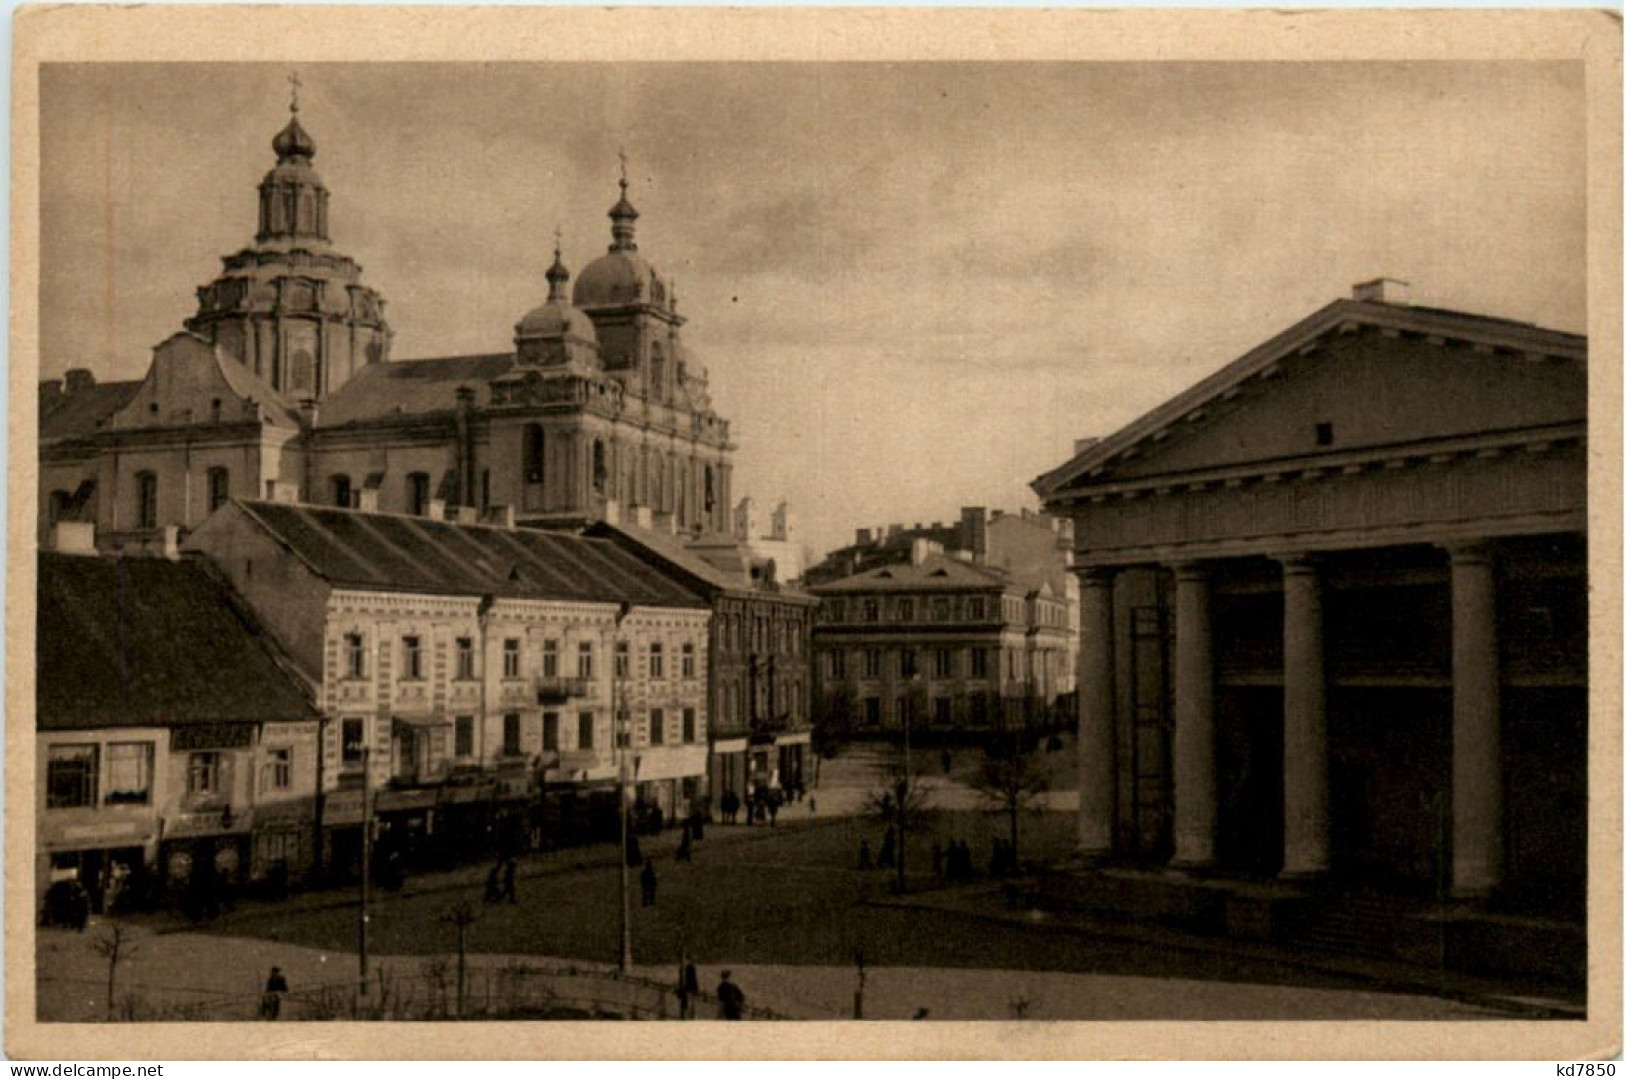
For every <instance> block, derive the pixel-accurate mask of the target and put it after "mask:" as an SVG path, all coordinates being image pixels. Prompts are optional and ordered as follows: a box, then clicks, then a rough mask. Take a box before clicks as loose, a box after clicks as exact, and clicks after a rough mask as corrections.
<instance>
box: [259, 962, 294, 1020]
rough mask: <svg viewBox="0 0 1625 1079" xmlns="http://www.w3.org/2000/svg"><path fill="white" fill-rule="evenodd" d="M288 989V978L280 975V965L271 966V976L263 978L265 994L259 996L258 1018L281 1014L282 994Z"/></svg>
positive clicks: (273, 1017) (272, 1017)
mask: <svg viewBox="0 0 1625 1079" xmlns="http://www.w3.org/2000/svg"><path fill="white" fill-rule="evenodd" d="M287 991H288V979H286V978H284V977H283V976H282V968H281V967H272V968H271V976H270V977H269V978H267V979H265V995H264V996H262V997H260V1018H261V1019H275V1018H276V1017H277V1016H279V1015H281V1014H282V994H283V993H286V992H287Z"/></svg>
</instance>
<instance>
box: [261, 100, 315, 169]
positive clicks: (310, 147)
mask: <svg viewBox="0 0 1625 1079" xmlns="http://www.w3.org/2000/svg"><path fill="white" fill-rule="evenodd" d="M294 111H295V112H297V111H298V108H297V106H296V107H295V109H294ZM271 149H273V150H275V151H276V159H277V163H278V164H284V163H286V162H288V161H290V160H292V159H293V158H299V157H302V158H304V159H305V160H306V161H309V160H310V159H311V158H313V157H315V156H316V140H315V139H313V138H311V137H310V135H309V133H308V132H306V131H305V129H304V128H303V127H302V126H300V124H299V117H298V116H290V117H288V124H287V126H286V127H284V128H283V129H282V130H281V131H278V132H277V133H276V138H274V139H272V140H271Z"/></svg>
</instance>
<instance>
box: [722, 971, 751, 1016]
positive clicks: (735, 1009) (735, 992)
mask: <svg viewBox="0 0 1625 1079" xmlns="http://www.w3.org/2000/svg"><path fill="white" fill-rule="evenodd" d="M732 977H733V971H731V970H725V971H723V972H722V981H721V982H719V983H718V984H717V1003H718V1004H721V1005H722V1018H724V1019H743V1018H745V991H744V990H743V989H741V988H739V987H738V986H737V985H735V984H734V983H733V982H732V981H731V980H730V979H731V978H732Z"/></svg>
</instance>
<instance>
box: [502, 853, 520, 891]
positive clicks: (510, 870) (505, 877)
mask: <svg viewBox="0 0 1625 1079" xmlns="http://www.w3.org/2000/svg"><path fill="white" fill-rule="evenodd" d="M518 873H519V859H517V858H515V857H514V856H513V855H511V854H510V855H509V856H508V860H507V861H506V862H504V863H503V865H502V894H503V896H504V897H505V898H506V899H507V900H508V902H510V903H517V902H519V892H518V891H517V889H516V888H515V881H514V878H515V877H516V876H517V875H518Z"/></svg>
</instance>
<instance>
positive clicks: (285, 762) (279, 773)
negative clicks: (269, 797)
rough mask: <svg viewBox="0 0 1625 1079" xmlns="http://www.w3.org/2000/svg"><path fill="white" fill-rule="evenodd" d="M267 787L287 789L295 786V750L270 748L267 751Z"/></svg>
mask: <svg viewBox="0 0 1625 1079" xmlns="http://www.w3.org/2000/svg"><path fill="white" fill-rule="evenodd" d="M264 779H265V789H266V790H268V791H285V790H287V789H288V788H290V787H292V786H293V750H291V749H287V748H282V749H268V750H266V751H265V776H264Z"/></svg>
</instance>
